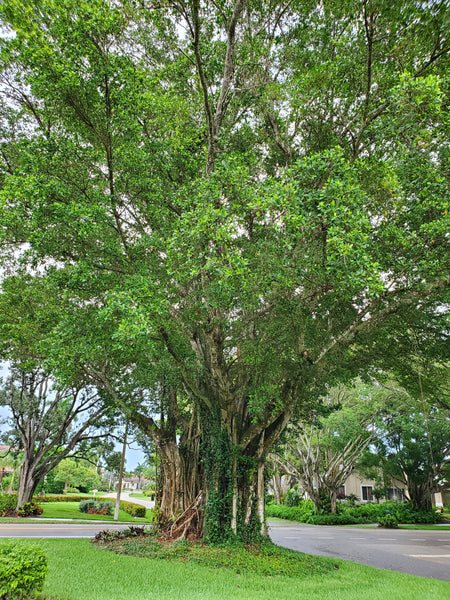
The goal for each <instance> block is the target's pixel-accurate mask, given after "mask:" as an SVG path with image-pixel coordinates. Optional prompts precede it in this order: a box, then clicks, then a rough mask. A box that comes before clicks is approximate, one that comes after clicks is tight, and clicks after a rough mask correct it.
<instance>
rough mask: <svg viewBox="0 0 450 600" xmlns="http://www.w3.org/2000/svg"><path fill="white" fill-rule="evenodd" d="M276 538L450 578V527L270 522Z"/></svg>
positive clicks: (394, 568)
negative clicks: (410, 527) (394, 526)
mask: <svg viewBox="0 0 450 600" xmlns="http://www.w3.org/2000/svg"><path fill="white" fill-rule="evenodd" d="M269 533H270V537H271V538H272V540H273V541H274V542H275V543H276V544H279V545H280V546H285V547H286V548H292V549H293V550H300V551H301V552H307V553H309V554H318V555H321V556H331V557H333V558H342V559H345V560H351V561H353V562H357V563H361V564H364V565H369V566H372V567H380V568H381V569H389V570H391V571H399V572H401V573H410V574H411V575H421V576H423V577H431V578H433V579H441V580H442V581H450V530H443V531H442V530H440V531H425V530H406V529H364V528H354V527H326V526H314V525H303V524H296V523H295V524H294V523H279V522H277V523H275V522H270V523H269Z"/></svg>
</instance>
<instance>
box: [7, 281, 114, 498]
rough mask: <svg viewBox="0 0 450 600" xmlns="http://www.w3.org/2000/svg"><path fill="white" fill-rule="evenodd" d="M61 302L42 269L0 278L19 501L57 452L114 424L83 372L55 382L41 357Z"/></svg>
mask: <svg viewBox="0 0 450 600" xmlns="http://www.w3.org/2000/svg"><path fill="white" fill-rule="evenodd" d="M63 309H64V300H63V298H61V297H60V296H58V294H56V293H55V290H54V289H52V286H49V283H48V280H47V279H46V278H45V277H39V276H35V277H31V276H29V275H26V274H22V275H21V276H19V275H18V274H16V275H15V276H10V277H8V278H5V280H4V281H3V283H2V289H1V293H0V323H1V324H0V358H1V359H2V363H1V364H2V367H3V370H4V371H5V373H6V376H5V377H4V381H2V383H1V385H0V406H4V407H5V408H6V411H7V412H6V417H5V419H4V422H3V424H4V425H6V427H5V428H3V438H4V441H5V442H6V443H7V444H8V446H10V447H11V448H13V449H14V451H15V452H21V453H22V454H21V456H22V460H21V467H20V475H19V485H18V499H17V501H18V506H19V505H21V504H23V503H24V502H28V501H30V500H31V498H32V496H33V493H34V492H35V490H36V487H37V486H38V484H39V483H40V482H42V481H43V480H44V478H45V476H46V475H47V474H48V473H49V472H50V471H51V470H52V469H54V468H55V467H56V466H57V465H58V464H59V463H60V462H61V460H63V459H64V458H66V457H67V456H71V455H73V453H74V452H75V451H76V450H77V449H78V448H80V447H82V446H83V444H86V443H88V442H89V443H91V444H92V443H93V441H94V440H98V439H104V438H105V436H108V435H109V434H110V429H111V428H112V427H113V426H114V412H115V411H114V408H113V407H112V406H111V405H108V403H106V402H105V401H104V400H105V399H104V398H102V397H101V395H100V394H99V392H98V390H97V389H96V388H94V387H92V386H89V385H88V383H87V382H86V380H84V379H83V377H82V372H80V371H79V372H78V374H76V373H75V371H72V379H71V380H70V381H69V379H68V378H67V379H66V381H65V382H64V383H62V382H61V381H58V380H57V379H56V378H55V377H54V376H52V374H51V372H50V371H49V370H48V365H46V364H45V354H46V352H45V350H44V347H43V341H44V340H45V339H46V338H47V337H48V336H49V335H50V334H51V332H53V330H54V329H55V328H56V327H57V325H58V323H59V321H60V319H61V315H62V314H63V312H64V310H63ZM3 361H5V362H3ZM75 375H77V376H76V377H75Z"/></svg>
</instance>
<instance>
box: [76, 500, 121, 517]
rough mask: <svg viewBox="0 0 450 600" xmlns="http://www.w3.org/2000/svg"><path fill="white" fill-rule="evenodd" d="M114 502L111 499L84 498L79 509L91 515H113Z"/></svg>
mask: <svg viewBox="0 0 450 600" xmlns="http://www.w3.org/2000/svg"><path fill="white" fill-rule="evenodd" d="M113 508H114V504H113V503H112V502H111V501H110V500H93V499H87V500H82V501H81V502H80V504H79V505H78V510H79V511H80V512H82V513H89V514H90V515H112V511H113Z"/></svg>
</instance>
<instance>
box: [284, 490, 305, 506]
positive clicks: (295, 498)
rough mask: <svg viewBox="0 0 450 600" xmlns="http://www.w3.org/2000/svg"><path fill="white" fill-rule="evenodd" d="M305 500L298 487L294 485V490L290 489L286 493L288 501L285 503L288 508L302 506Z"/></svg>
mask: <svg viewBox="0 0 450 600" xmlns="http://www.w3.org/2000/svg"><path fill="white" fill-rule="evenodd" d="M302 500H303V498H302V495H301V494H300V492H299V491H298V488H297V485H294V487H293V488H290V489H289V490H288V491H287V492H286V499H285V501H284V503H285V504H286V506H300V504H301V502H302Z"/></svg>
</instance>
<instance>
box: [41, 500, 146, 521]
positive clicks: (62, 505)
mask: <svg viewBox="0 0 450 600" xmlns="http://www.w3.org/2000/svg"><path fill="white" fill-rule="evenodd" d="M41 506H42V508H43V509H44V512H43V513H42V517H45V518H47V519H83V520H89V521H114V517H113V516H112V515H89V514H87V513H82V512H80V511H79V510H78V506H79V503H78V502H43V503H42V504H41ZM151 515H152V511H151V510H148V509H147V510H146V518H145V519H142V518H136V517H132V516H131V515H129V514H128V513H126V512H124V511H123V510H119V521H125V522H126V523H145V522H146V521H150V520H151Z"/></svg>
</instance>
